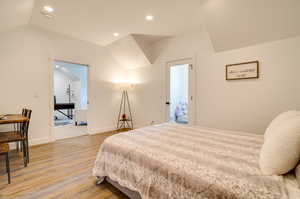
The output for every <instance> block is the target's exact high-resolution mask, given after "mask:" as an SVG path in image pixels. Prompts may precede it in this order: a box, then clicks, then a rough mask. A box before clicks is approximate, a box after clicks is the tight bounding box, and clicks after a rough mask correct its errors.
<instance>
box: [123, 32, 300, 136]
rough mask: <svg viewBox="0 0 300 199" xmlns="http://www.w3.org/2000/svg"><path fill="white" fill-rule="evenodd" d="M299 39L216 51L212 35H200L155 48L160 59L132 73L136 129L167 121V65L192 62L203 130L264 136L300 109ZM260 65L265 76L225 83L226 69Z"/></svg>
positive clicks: (175, 39) (178, 39) (199, 121)
mask: <svg viewBox="0 0 300 199" xmlns="http://www.w3.org/2000/svg"><path fill="white" fill-rule="evenodd" d="M299 52H300V37H296V38H290V39H286V40H281V41H276V42H271V43H265V44H261V45H255V46H251V47H247V48H241V49H236V50H232V51H226V52H222V53H215V52H214V50H213V47H212V45H211V41H210V38H209V35H208V34H207V33H206V32H205V31H197V32H192V33H189V34H185V35H181V36H178V37H175V38H172V39H166V40H163V41H161V42H159V43H157V44H155V45H154V46H153V57H155V58H156V61H155V63H154V64H153V65H151V66H149V67H144V68H140V69H136V70H130V71H129V73H130V76H131V79H133V80H135V81H137V82H139V84H138V85H137V87H136V90H135V93H133V94H132V96H133V98H134V104H133V106H134V112H135V118H136V120H135V121H136V123H137V125H138V126H142V125H148V124H150V122H151V121H157V122H158V123H159V122H164V121H165V117H164V114H165V110H166V109H165V99H166V90H165V83H166V82H165V77H166V75H165V72H166V63H167V62H169V61H174V60H178V59H182V58H190V57H192V58H194V59H195V62H196V63H197V64H196V66H195V67H196V68H195V69H196V73H197V83H196V87H197V123H198V124H199V125H202V126H208V127H215V128H222V129H231V130H241V131H247V132H253V133H263V132H264V130H265V129H266V127H267V125H268V123H269V122H270V121H271V120H272V119H273V118H274V117H275V116H276V115H277V114H279V113H280V112H282V111H286V110H289V109H300V93H299V92H298V91H299V90H300V78H299V74H300V67H299V64H300V56H299ZM253 60H259V61H260V64H261V66H260V70H261V77H260V79H254V80H239V81H226V80H225V65H226V64H233V63H239V62H246V61H253Z"/></svg>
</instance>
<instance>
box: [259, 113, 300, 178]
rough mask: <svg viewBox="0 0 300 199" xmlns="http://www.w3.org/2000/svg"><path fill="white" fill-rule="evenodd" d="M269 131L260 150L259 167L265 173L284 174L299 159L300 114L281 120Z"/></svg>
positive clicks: (293, 166)
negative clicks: (269, 134)
mask: <svg viewBox="0 0 300 199" xmlns="http://www.w3.org/2000/svg"><path fill="white" fill-rule="evenodd" d="M270 133H271V134H272V136H269V137H268V139H267V140H265V143H264V144H263V146H262V149H261V152H260V159H259V166H260V169H261V171H262V173H263V174H265V175H281V174H285V173H287V172H289V171H290V170H292V169H294V168H295V167H296V165H297V164H298V163H299V160H300V116H295V117H293V118H291V119H288V120H284V121H282V122H281V123H280V125H277V126H276V127H274V128H272V131H271V132H270Z"/></svg>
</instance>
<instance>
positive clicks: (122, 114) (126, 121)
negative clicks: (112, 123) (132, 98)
mask: <svg viewBox="0 0 300 199" xmlns="http://www.w3.org/2000/svg"><path fill="white" fill-rule="evenodd" d="M121 88H122V100H121V105H120V110H119V115H118V124H117V129H133V121H132V114H131V107H130V103H129V97H128V90H129V89H132V88H133V85H129V84H124V85H122V86H121ZM127 113H128V114H127Z"/></svg>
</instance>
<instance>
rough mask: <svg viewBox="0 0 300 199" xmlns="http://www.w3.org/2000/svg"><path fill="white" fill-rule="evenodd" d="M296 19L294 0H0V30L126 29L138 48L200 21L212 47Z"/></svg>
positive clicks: (239, 43) (297, 26)
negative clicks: (48, 10) (45, 10)
mask: <svg viewBox="0 0 300 199" xmlns="http://www.w3.org/2000/svg"><path fill="white" fill-rule="evenodd" d="M44 5H50V6H52V7H53V8H54V9H55V12H54V17H53V18H52V19H48V18H45V17H44V16H43V15H41V14H40V11H41V9H42V7H43V6H44ZM147 14H152V15H154V17H155V19H154V21H152V22H148V21H146V20H145V16H146V15H147ZM299 19H300V0H0V31H3V30H7V29H10V28H14V27H17V26H22V25H26V24H28V23H30V24H33V25H36V26H39V27H42V28H44V29H48V30H51V31H54V32H57V33H61V34H65V35H68V36H71V37H74V38H77V39H80V40H85V41H89V42H93V43H96V44H100V45H108V44H111V43H112V42H114V41H115V40H119V39H121V38H123V37H126V36H128V35H130V34H131V35H133V37H134V38H135V40H136V41H137V42H138V43H139V45H140V47H141V49H142V50H143V51H145V50H144V49H146V48H144V46H147V45H148V43H151V42H155V41H158V40H159V39H160V38H164V36H173V35H178V34H181V33H185V32H189V31H191V30H195V29H202V28H203V27H205V28H206V29H207V31H208V33H209V34H210V38H211V40H212V43H213V46H214V48H215V50H216V51H224V50H230V49H235V48H241V47H245V46H249V45H253V44H258V43H263V42H267V41H274V40H278V39H284V38H288V37H293V36H298V35H300V20H299ZM114 32H119V33H120V37H114V36H113V35H112V34H113V33H114ZM142 40H144V41H142Z"/></svg>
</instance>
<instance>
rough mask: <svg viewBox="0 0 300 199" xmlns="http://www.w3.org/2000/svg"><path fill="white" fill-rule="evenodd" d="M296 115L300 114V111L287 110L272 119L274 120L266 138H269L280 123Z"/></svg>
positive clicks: (266, 133)
mask: <svg viewBox="0 0 300 199" xmlns="http://www.w3.org/2000/svg"><path fill="white" fill-rule="evenodd" d="M295 116H300V111H287V112H284V113H281V114H280V115H278V116H277V117H276V118H275V119H273V120H272V122H271V123H270V124H269V126H268V128H267V130H266V132H265V135H264V138H265V139H268V137H269V136H270V134H271V133H272V132H273V129H275V128H276V127H277V126H278V125H280V124H281V123H282V122H283V121H285V120H288V119H291V118H293V117H295Z"/></svg>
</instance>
